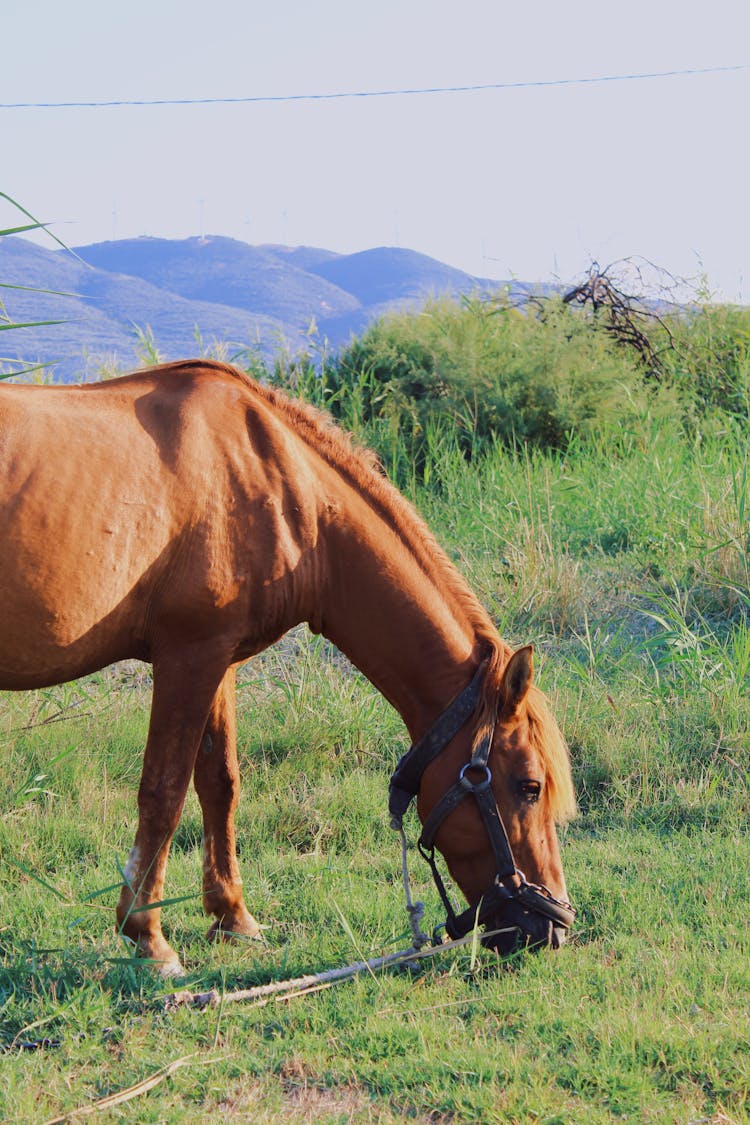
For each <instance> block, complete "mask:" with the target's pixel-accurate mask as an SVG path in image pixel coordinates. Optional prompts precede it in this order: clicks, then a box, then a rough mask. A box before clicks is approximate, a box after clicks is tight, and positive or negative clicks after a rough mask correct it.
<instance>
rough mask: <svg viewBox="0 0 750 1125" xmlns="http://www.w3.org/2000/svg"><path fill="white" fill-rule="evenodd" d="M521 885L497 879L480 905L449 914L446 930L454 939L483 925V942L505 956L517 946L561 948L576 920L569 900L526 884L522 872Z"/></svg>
mask: <svg viewBox="0 0 750 1125" xmlns="http://www.w3.org/2000/svg"><path fill="white" fill-rule="evenodd" d="M517 875H518V876H519V877H520V883H519V885H513V884H511V885H506V883H505V882H503V881H501V880H500V879H496V880H495V882H494V883H493V885H492V887H490V889H489V890H488V891H487V893H486V894H485V895H484V896H483V897H482V899H481V900H480V902H479V904H478V906H477V905H475V906H470V907H469V908H468V909H467V910H464V911H463V913H461V914H458V915H455V914H454V915H453V916H452V917H451V916H450V915H449V917H448V919H447V921H446V932H447V933H448V936H449V937H451V938H454V939H455V938H460V937H464V936H465V935H466V934H467V933H469V932H470V931H471V930H472V929H473V928H474V927H475V926H477V925H479V926H482V927H483V928H484V930H485V935H484V937H483V938H482V944H483V945H486V946H487V947H489V948H490V949H495V950H496V951H497V952H498V953H501V954H502V955H504V956H505V955H508V954H511V953H514V952H515V951H516V950H518V949H533V950H539V949H559V948H560V947H561V946H562V945H564V944H565V940H566V937H567V931H568V929H569V928H570V926H572V924H573V921H574V920H575V911H574V910H573V908H572V906H571V905H570V903H567V902H562V901H560V900H559V899H556V898H555V897H554V896H553V895H552V894H551V893H550V892H549V891H548V890H547V888H546V887H538V886H535V885H532V884H531V883H527V882H526V880H525V879H524V878H523V876H522V875H521V873H520V872H518V873H517Z"/></svg>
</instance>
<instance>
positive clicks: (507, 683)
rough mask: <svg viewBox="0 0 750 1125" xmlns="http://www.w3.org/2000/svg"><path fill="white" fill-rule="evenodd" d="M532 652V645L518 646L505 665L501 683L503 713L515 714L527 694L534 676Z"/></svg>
mask: <svg viewBox="0 0 750 1125" xmlns="http://www.w3.org/2000/svg"><path fill="white" fill-rule="evenodd" d="M533 653H534V647H533V645H526V646H525V647H524V648H519V650H518V652H514V653H513V655H512V656H511V658H510V660H509V661H508V663H507V665H506V668H505V671H504V672H503V679H502V684H501V690H502V699H503V705H502V713H503V714H504V715H507V716H510V715H515V714H516V712H517V711H518V709H519V708H520V706H521V704H522V703H523V701H524V699H525V698H526V696H527V695H528V692H529V688H530V687H531V681H532V680H533V678H534V661H533V659H532V657H533Z"/></svg>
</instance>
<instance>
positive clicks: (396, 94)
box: [0, 63, 750, 109]
mask: <svg viewBox="0 0 750 1125" xmlns="http://www.w3.org/2000/svg"><path fill="white" fill-rule="evenodd" d="M740 70H750V63H739V64H737V65H736V66H704V67H693V68H691V69H688V70H657V71H651V72H649V73H645V74H602V75H598V76H595V77H584V78H549V79H542V80H534V81H528V82H482V83H476V84H474V85H469V86H422V87H414V88H404V89H393V90H346V91H339V92H337V93H330V94H255V95H248V96H247V97H241V98H120V99H116V100H111V101H76V102H73V101H71V102H0V109H112V108H114V107H115V106H183V105H249V104H253V103H263V102H321V101H344V100H347V99H351V98H400V97H413V96H416V95H425V94H473V93H479V92H481V91H485V90H531V89H544V88H545V87H551V86H588V85H594V84H597V83H604V82H643V81H646V80H650V79H654V78H685V77H689V76H691V75H699V74H728V73H732V72H736V71H740Z"/></svg>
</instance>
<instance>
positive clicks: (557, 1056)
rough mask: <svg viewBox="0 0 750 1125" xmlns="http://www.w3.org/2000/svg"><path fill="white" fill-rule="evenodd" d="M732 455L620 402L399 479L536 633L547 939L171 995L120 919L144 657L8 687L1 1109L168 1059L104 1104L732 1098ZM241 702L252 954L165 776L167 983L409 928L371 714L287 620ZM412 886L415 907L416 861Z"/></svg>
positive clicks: (39, 1109) (742, 882) (328, 1107)
mask: <svg viewBox="0 0 750 1125" xmlns="http://www.w3.org/2000/svg"><path fill="white" fill-rule="evenodd" d="M747 465H748V462H747V435H746V434H743V433H742V432H741V431H740V430H737V431H734V430H725V432H723V433H719V434H714V435H713V436H711V437H705V438H703V439H701V440H700V441H698V440H696V439H695V438H692V439H690V440H688V439H686V438H682V437H680V436H679V435H678V434H677V432H676V431H675V430H674V429H672V428H671V426H670V424H669V423H667V422H663V421H662V422H654V421H652V420H651V419H650V418H649V417H647V416H646V417H644V418H643V419H642V422H641V424H640V425H639V426H638V427H631V428H630V431H629V433H624V434H621V435H619V436H618V437H616V438H614V437H613V438H611V439H610V440H609V442H605V441H604V440H603V439H602V440H601V441H599V442H592V443H589V444H588V445H587V446H586V447H583V446H581V447H580V448H579V447H571V448H570V449H568V450H567V452H566V453H565V455H563V454H543V453H535V454H529V455H524V454H517V455H514V454H511V453H508V452H503V451H502V450H500V449H497V450H495V451H494V452H493V453H492V454H491V455H490V456H488V457H487V458H486V459H485V460H483V461H480V462H478V463H476V464H475V465H467V464H466V463H465V462H464V460H463V458H462V457H457V456H455V455H453V454H452V453H451V450H450V448H449V447H447V448H446V450H445V454H444V459H443V462H442V463H440V462H439V461H437V462H436V463H435V465H434V470H433V472H434V477H435V479H434V480H433V481H432V482H431V487H430V489H429V490H428V489H426V488H422V489H420V490H418V491H417V493H416V496H415V498H416V500H417V502H418V504H419V506H420V507H421V508H422V510H423V511H424V513H425V515H426V516H427V518H428V520H429V522H430V523H431V525H432V526H433V528H434V529H435V530H436V532H437V533H438V536H439V538H440V539H441V540H442V541H443V542H444V543H445V544H446V546H447V547H448V549H449V551H450V552H451V553H452V555H453V557H454V558H455V560H456V563H457V565H458V566H459V567H460V568H461V569H462V570H463V571H464V572H465V573H466V574H467V576H468V577H469V579H470V581H471V582H472V584H473V585H474V587H475V588H476V589H477V591H478V592H479V594H480V596H481V598H482V600H483V601H484V602H485V604H487V605H488V607H489V608H490V610H491V611H492V613H493V615H494V616H495V617H496V619H497V620H498V623H499V626H500V629H501V632H502V633H503V635H504V636H505V637H506V638H508V639H509V640H510V641H511V642H512V643H514V644H521V643H524V642H527V641H529V640H533V641H534V643H535V645H536V650H537V655H538V667H539V669H540V676H541V682H542V686H543V687H544V688H545V689H546V690H547V692H548V693H549V695H550V696H551V698H552V700H553V703H554V706H555V710H556V713H557V714H558V715H559V717H560V718H561V721H562V724H563V726H564V729H565V731H566V734H567V736H568V739H569V742H570V745H571V749H572V754H573V761H574V771H575V776H576V784H577V789H578V793H579V799H580V815H579V817H578V819H577V820H576V821H574V822H573V823H572V824H571V825H570V826H568V827H567V828H566V829H565V830H564V832H563V834H562V846H563V859H564V864H565V870H566V875H567V879H568V885H569V889H570V892H571V895H572V896H573V898H574V900H575V905H576V907H577V908H578V911H579V916H578V921H577V927H576V933H575V936H574V938H573V940H572V941H571V943H570V944H569V945H568V946H567V947H566V948H565V949H563V950H562V951H560V952H559V953H558V954H556V955H540V956H534V957H532V956H528V957H522V958H520V959H519V960H517V961H515V962H513V963H512V964H510V965H507V964H506V965H502V964H500V963H499V962H498V960H497V959H496V958H495V956H494V955H492V954H490V953H489V952H487V951H481V953H480V955H479V959H478V962H477V963H473V962H472V957H471V953H470V951H466V952H460V953H458V954H453V955H450V956H449V955H446V956H444V957H442V958H440V959H437V960H435V961H433V962H431V963H429V964H427V965H426V966H425V967H424V968H422V969H421V970H420V971H419V972H417V973H403V972H401V973H399V972H391V973H388V974H384V975H381V976H378V977H372V976H363V977H360V978H358V979H356V980H354V981H351V982H348V983H345V984H341V985H338V986H336V987H335V988H332V989H330V990H326V991H323V992H320V993H318V994H316V995H313V996H308V997H304V998H298V999H294V1000H290V1001H287V1002H279V1003H273V1004H269V1005H267V1006H265V1007H250V1006H244V1007H243V1006H241V1005H237V1006H229V1005H227V1006H225V1007H223V1008H219V1009H216V1010H212V1011H206V1012H202V1013H201V1012H196V1011H190V1010H179V1011H176V1012H174V1013H171V1014H165V1013H164V1012H162V1011H161V1010H160V1007H159V1001H160V998H161V997H162V996H163V994H164V992H165V991H166V989H165V986H164V985H163V984H161V983H160V982H159V981H158V980H155V979H154V978H153V977H152V976H151V975H150V974H149V973H148V972H145V971H143V970H142V969H141V968H139V967H138V966H137V965H136V964H135V963H134V962H133V961H132V960H130V959H129V958H128V954H127V950H126V949H125V948H124V946H122V945H121V944H120V943H119V942H118V939H117V937H116V935H115V933H114V929H113V916H114V903H115V900H116V897H117V889H116V886H117V885H118V884H119V874H118V871H119V865H120V864H122V862H123V861H124V859H125V857H126V855H127V852H128V850H129V848H130V845H131V843H132V839H133V834H134V830H135V794H136V788H137V784H138V776H139V771H140V755H141V747H142V744H143V740H144V736H145V730H146V724H147V707H148V669H145V668H142V667H140V666H135V665H133V666H127V667H123V668H118V669H115V670H111V671H108V672H105V673H102V674H101V675H99V676H96V677H92V678H90V679H89V680H87V681H86V682H85V683H82V684H76V685H68V686H65V687H61V688H55V689H51V690H50V691H46V692H38V693H30V694H25V695H18V696H15V695H5V696H4V697H3V699H2V710H1V711H0V748H1V749H2V754H1V755H0V887H1V888H2V907H3V909H2V913H1V914H0V1021H1V1022H2V1041H3V1043H5V1044H10V1043H12V1042H14V1041H15V1043H16V1046H15V1047H13V1048H12V1049H10V1050H8V1051H7V1052H6V1053H4V1054H3V1055H2V1056H0V1118H2V1119H3V1120H4V1121H8V1122H19V1123H20V1122H44V1121H47V1120H49V1119H52V1118H54V1117H55V1115H57V1114H62V1113H66V1112H70V1111H72V1110H74V1109H75V1108H76V1107H81V1106H86V1105H90V1104H91V1103H92V1102H94V1101H96V1100H97V1099H98V1098H101V1097H103V1096H105V1095H107V1094H110V1093H114V1092H117V1091H121V1090H125V1089H127V1088H128V1087H130V1086H131V1085H133V1084H135V1083H137V1082H139V1081H141V1080H143V1079H145V1078H147V1077H148V1076H150V1075H153V1074H155V1073H157V1072H158V1071H159V1070H160V1068H162V1067H164V1066H165V1065H166V1064H167V1063H169V1062H171V1061H175V1060H183V1059H184V1060H185V1062H184V1065H183V1066H181V1068H180V1069H177V1070H176V1071H175V1072H174V1073H173V1074H172V1075H170V1076H168V1077H166V1078H164V1079H163V1081H160V1082H159V1083H158V1084H157V1085H156V1086H155V1087H154V1089H153V1090H151V1091H150V1092H148V1093H141V1094H139V1095H138V1096H134V1097H133V1098H132V1099H131V1100H129V1101H127V1102H124V1103H123V1104H121V1105H119V1106H117V1107H116V1108H114V1109H111V1110H108V1111H104V1110H102V1111H100V1113H99V1114H98V1115H97V1119H103V1120H112V1121H114V1120H118V1121H132V1122H138V1123H142V1122H143V1123H145V1122H162V1121H166V1122H190V1121H195V1120H201V1121H216V1122H219V1121H222V1122H224V1121H229V1122H232V1121H253V1122H264V1121H278V1120H282V1119H283V1120H290V1121H292V1122H294V1121H304V1122H320V1121H325V1122H342V1121H362V1122H365V1121H366V1122H370V1121H378V1122H398V1121H403V1120H415V1121H418V1122H440V1121H446V1122H448V1121H451V1122H477V1121H481V1122H519V1123H520V1122H528V1121H540V1122H547V1123H552V1122H563V1123H568V1122H610V1121H617V1120H624V1119H628V1120H630V1121H644V1122H688V1121H696V1122H697V1121H699V1120H700V1121H709V1122H713V1123H714V1125H720V1123H726V1122H746V1121H748V1120H750V1114H749V1113H748V1109H747V1101H748V1091H749V1090H750V1050H749V1049H748V1048H749V1047H750V1004H749V1000H750V935H749V933H748V925H747V904H748V901H749V900H750V876H749V874H748V873H749V872H750V839H749V838H748V834H747V823H748V814H749V812H750V735H749V734H748V732H749V731H750V702H749V700H750V613H749V612H748V610H749V609H750V606H749V603H748V561H747V559H748V556H747V548H748V510H749V505H748V486H747V480H748V471H747ZM239 713H240V754H241V760H242V767H243V782H244V793H243V799H242V802H241V806H240V813H239V838H240V847H241V851H242V855H241V863H242V867H243V873H244V877H245V882H246V889H247V897H248V904H249V906H250V908H251V910H253V912H254V913H255V914H256V915H257V916H258V917H259V918H260V920H261V921H263V922H264V923H266V924H267V927H268V928H267V930H266V931H265V943H264V944H263V945H258V944H257V943H253V944H250V945H243V946H239V947H229V946H223V947H208V946H206V945H205V944H204V942H203V939H202V935H203V933H204V932H205V930H206V929H207V926H208V920H207V919H206V918H205V917H204V916H203V915H202V910H201V904H200V897H199V895H198V891H199V880H200V818H199V814H198V807H197V802H196V800H195V798H194V797H192V796H191V798H190V800H189V803H188V806H187V808H186V810H185V814H184V817H183V821H182V824H181V826H180V828H179V830H178V833H177V836H176V838H175V843H174V848H173V853H172V859H171V861H170V867H169V876H168V884H167V894H168V896H169V897H170V898H176V899H179V900H180V901H178V902H176V903H175V904H173V905H171V906H169V907H168V908H167V909H166V910H165V919H164V920H165V928H166V929H167V932H168V935H169V937H170V940H171V941H172V943H173V944H174V945H175V947H176V948H177V950H178V951H179V952H180V954H181V955H182V957H183V961H184V963H185V964H186V965H187V966H188V967H189V969H190V971H191V973H192V976H191V978H190V979H191V982H192V984H191V986H192V987H194V988H195V989H203V988H207V987H217V988H219V989H229V988H232V987H247V986H249V985H252V984H257V983H263V982H266V981H268V980H272V979H277V978H283V977H291V976H296V975H298V974H300V973H305V972H309V971H317V970H320V969H325V968H330V967H333V966H337V965H340V964H344V963H346V962H349V961H351V960H355V959H359V958H361V957H363V956H370V955H377V954H379V953H381V952H388V951H390V950H392V949H395V948H399V947H401V946H403V945H405V944H407V922H406V918H405V912H404V909H403V903H402V892H401V887H400V862H399V849H398V841H397V838H396V837H395V836H394V834H393V833H392V832H391V831H390V830H389V828H388V824H387V814H386V794H387V778H388V773H389V769H390V767H392V765H393V763H394V762H395V760H396V758H397V757H398V755H399V754H400V753H401V752H402V751H403V749H404V747H405V735H404V732H403V729H402V726H401V724H400V721H399V719H398V717H397V716H396V715H395V714H394V713H393V712H392V711H391V710H390V709H389V707H388V706H387V704H386V703H385V702H384V701H383V700H382V699H381V698H380V697H379V696H378V695H377V693H376V692H375V691H374V689H373V688H372V687H371V686H370V685H369V684H368V683H367V682H366V681H364V680H363V679H362V677H361V676H360V675H359V674H358V673H356V672H355V671H353V670H352V669H351V668H350V667H349V666H348V665H347V664H346V662H344V661H343V660H342V659H341V658H340V657H339V656H338V654H336V653H335V652H333V651H332V650H331V649H330V648H329V646H327V645H326V644H324V643H323V642H321V641H320V640H318V639H315V638H312V637H310V636H309V635H308V634H307V633H306V632H305V631H299V632H295V633H294V634H293V635H292V636H290V637H289V638H287V639H286V640H285V641H284V642H282V644H281V645H280V646H278V647H277V648H276V649H275V650H273V651H270V652H269V653H267V654H264V655H263V656H262V657H261V658H259V659H258V660H256V661H254V662H253V663H252V664H251V665H249V666H248V668H247V669H246V671H245V673H244V676H243V679H242V682H241V686H240V689H239ZM412 878H413V881H414V883H415V887H414V890H415V893H416V894H418V896H419V897H423V898H424V899H425V901H426V903H427V913H428V918H429V920H430V921H431V922H437V921H439V920H440V917H441V916H440V910H439V903H438V902H437V897H436V894H435V892H434V890H433V889H432V888H431V887H430V885H429V883H428V872H427V870H426V868H425V867H424V865H422V864H420V863H419V860H418V857H416V855H415V858H414V860H413V862H412ZM108 887H109V888H110V889H109V890H104V893H100V892H102V890H103V889H104V888H108ZM45 1039H46V1040H47V1045H44V1044H42V1045H41V1046H39V1048H38V1049H37V1050H23V1049H22V1048H21V1046H20V1044H22V1043H33V1042H34V1041H36V1042H37V1043H38V1042H39V1041H43V1040H45ZM51 1043H57V1044H59V1045H57V1046H53V1045H51Z"/></svg>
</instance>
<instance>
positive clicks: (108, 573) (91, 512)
mask: <svg viewBox="0 0 750 1125" xmlns="http://www.w3.org/2000/svg"><path fill="white" fill-rule="evenodd" d="M37 483H38V482H37ZM162 523H163V519H161V518H159V514H158V513H157V512H155V511H154V509H153V505H148V504H144V503H134V504H132V505H122V504H120V505H116V504H113V503H109V504H102V503H101V502H99V500H98V499H97V496H96V494H95V493H94V491H93V490H91V492H90V493H89V495H86V489H81V490H79V492H78V494H77V495H74V494H71V493H70V492H66V490H64V489H62V488H60V487H56V488H43V487H37V488H35V487H34V483H33V482H30V483H29V484H28V486H27V487H26V489H25V491H24V495H23V497H22V500H19V501H17V502H15V503H9V504H6V505H5V506H4V507H3V509H2V511H0V552H2V555H1V557H2V560H3V569H2V574H1V575H0V597H1V599H2V617H1V618H0V687H3V688H26V687H32V686H42V685H44V684H50V683H59V682H63V681H65V680H70V679H75V678H77V677H78V676H80V675H83V674H85V673H87V672H90V671H94V670H95V669H97V668H101V667H103V666H104V665H106V664H110V663H112V662H113V661H114V660H118V659H123V658H125V657H127V656H141V655H142V651H141V649H142V640H141V638H142V633H143V628H142V626H143V620H144V615H145V613H146V607H147V601H148V593H149V588H150V587H149V573H150V572H151V573H153V572H154V571H155V570H158V558H159V555H160V553H161V552H162V551H163V550H164V549H165V543H164V536H163V534H160V526H161V524H162Z"/></svg>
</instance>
